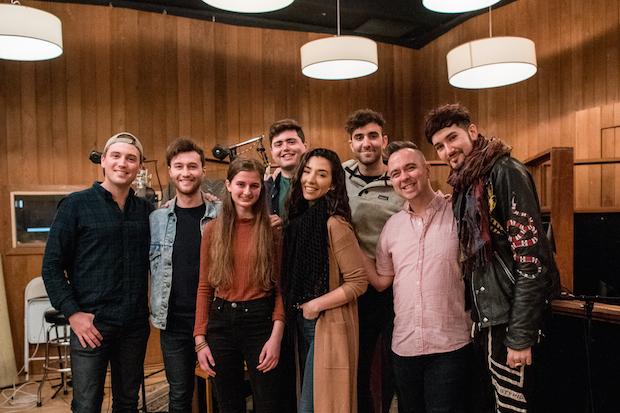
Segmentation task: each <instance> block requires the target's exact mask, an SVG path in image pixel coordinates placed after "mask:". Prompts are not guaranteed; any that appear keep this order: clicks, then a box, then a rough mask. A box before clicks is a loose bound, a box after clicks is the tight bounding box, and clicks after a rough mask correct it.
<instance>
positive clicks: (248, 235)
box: [194, 219, 284, 337]
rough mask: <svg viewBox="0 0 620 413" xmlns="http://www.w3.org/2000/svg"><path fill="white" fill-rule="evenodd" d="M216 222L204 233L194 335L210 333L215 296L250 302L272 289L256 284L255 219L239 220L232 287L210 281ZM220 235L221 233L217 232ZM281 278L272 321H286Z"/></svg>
mask: <svg viewBox="0 0 620 413" xmlns="http://www.w3.org/2000/svg"><path fill="white" fill-rule="evenodd" d="M214 223H215V221H210V222H208V223H207V224H206V225H205V227H204V230H203V233H202V242H201V244H200V279H199V281H198V292H197V294H196V321H195V324H194V337H195V336H200V335H206V332H207V323H208V322H209V310H210V308H211V303H212V302H213V296H214V295H215V296H216V297H218V298H221V299H223V300H226V301H237V302H238V301H249V300H256V299H258V298H263V297H267V296H269V295H270V294H271V293H272V291H264V290H263V289H262V288H260V287H257V286H255V285H253V284H252V282H251V279H252V277H251V276H252V270H253V269H254V263H255V254H254V253H253V252H254V251H255V248H254V245H255V242H254V234H253V231H252V229H253V226H254V220H253V219H251V220H237V221H236V222H235V227H234V231H235V233H234V235H233V251H234V263H233V271H234V273H233V277H232V287H231V288H230V289H228V290H222V289H216V288H215V287H213V286H212V285H210V284H209V281H208V278H209V270H208V269H209V260H210V258H211V256H210V251H209V244H210V239H211V235H212V233H213V227H214ZM216 236H217V235H216ZM279 239H280V234H276V236H275V237H274V246H273V247H274V248H275V249H276V250H275V251H276V254H275V262H274V266H275V267H276V274H277V275H278V278H279V275H280V257H281V251H280V248H281V243H280V242H279ZM278 284H279V281H278V282H276V286H275V287H274V291H273V292H274V293H275V306H274V309H273V315H272V320H273V321H275V320H280V321H284V304H283V303H282V293H281V291H280V288H279V285H278Z"/></svg>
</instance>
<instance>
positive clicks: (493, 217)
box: [453, 155, 559, 350]
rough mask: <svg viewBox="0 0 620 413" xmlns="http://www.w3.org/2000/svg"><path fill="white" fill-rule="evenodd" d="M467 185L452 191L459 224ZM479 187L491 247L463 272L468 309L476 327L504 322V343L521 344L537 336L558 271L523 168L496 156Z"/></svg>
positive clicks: (531, 342)
mask: <svg viewBox="0 0 620 413" xmlns="http://www.w3.org/2000/svg"><path fill="white" fill-rule="evenodd" d="M473 188H474V187H473V185H472V186H470V187H469V188H467V189H465V190H464V191H462V192H459V193H456V194H455V195H454V198H453V206H454V215H455V217H456V218H457V223H458V225H459V229H460V228H461V222H462V220H463V218H464V217H463V215H464V213H463V211H464V208H465V205H466V199H467V198H468V197H471V196H473V194H472V192H473ZM484 190H485V194H484V196H485V197H486V200H487V204H488V206H489V221H490V223H489V224H490V232H491V243H492V250H493V252H492V256H491V258H490V259H489V260H488V262H487V263H486V264H485V265H484V266H481V267H479V268H478V269H476V270H474V271H473V272H472V273H470V274H464V275H465V278H466V282H467V283H468V284H469V294H470V299H471V302H472V312H471V314H472V318H473V319H474V321H475V322H476V326H477V327H478V328H484V327H489V326H494V325H500V324H507V331H506V342H505V345H506V346H508V347H510V348H512V349H515V350H521V349H525V348H527V347H530V346H532V345H534V344H535V343H536V342H537V340H538V336H539V333H540V330H541V329H542V323H543V313H544V311H545V309H546V307H547V305H548V302H549V300H550V298H552V296H553V295H555V294H556V293H557V290H558V287H559V274H558V270H557V267H556V265H555V261H554V258H553V252H552V250H551V247H550V244H549V241H548V239H547V237H546V234H545V232H544V231H543V228H542V222H541V217H540V206H539V203H538V195H537V193H536V187H535V186H534V182H533V180H532V177H531V175H530V174H529V172H528V170H527V168H526V167H525V166H524V165H523V164H522V163H520V162H519V161H517V160H516V159H514V158H512V157H511V156H508V155H506V156H503V157H500V158H499V159H498V160H497V161H496V162H495V165H493V167H492V169H491V171H490V173H489V175H488V177H487V178H486V182H485V186H484ZM459 232H460V231H459ZM461 239H463V238H462V237H461Z"/></svg>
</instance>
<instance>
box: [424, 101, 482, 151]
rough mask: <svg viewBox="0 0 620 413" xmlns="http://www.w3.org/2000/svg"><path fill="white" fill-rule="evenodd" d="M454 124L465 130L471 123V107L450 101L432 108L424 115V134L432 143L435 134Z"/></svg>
mask: <svg viewBox="0 0 620 413" xmlns="http://www.w3.org/2000/svg"><path fill="white" fill-rule="evenodd" d="M452 125H457V126H458V127H459V128H461V129H464V130H467V128H468V127H469V125H471V115H470V114H469V109H467V108H466V107H465V106H463V105H461V104H460V103H449V104H447V105H442V106H438V107H436V108H434V109H431V110H430V111H429V112H428V113H427V114H426V116H425V117H424V136H426V140H427V141H428V143H430V144H432V143H433V135H434V134H436V133H437V132H439V131H440V130H442V129H443V128H449V127H450V126H452Z"/></svg>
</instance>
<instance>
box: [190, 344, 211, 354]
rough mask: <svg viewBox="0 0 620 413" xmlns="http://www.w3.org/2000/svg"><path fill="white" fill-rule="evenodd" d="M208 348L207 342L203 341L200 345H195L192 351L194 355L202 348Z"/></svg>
mask: <svg viewBox="0 0 620 413" xmlns="http://www.w3.org/2000/svg"><path fill="white" fill-rule="evenodd" d="M208 346H209V345H208V344H207V342H206V341H203V342H201V343H198V344H196V347H194V351H195V352H196V353H198V352H199V351H200V350H202V349H203V348H205V347H208Z"/></svg>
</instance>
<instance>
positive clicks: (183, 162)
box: [168, 151, 204, 195]
mask: <svg viewBox="0 0 620 413" xmlns="http://www.w3.org/2000/svg"><path fill="white" fill-rule="evenodd" d="M168 174H169V175H170V182H172V183H173V184H174V187H175V189H176V191H177V192H178V193H181V194H184V195H193V194H195V193H196V192H198V191H199V190H200V184H201V183H202V178H203V176H204V169H203V168H202V163H201V161H200V155H199V154H198V152H194V151H192V152H181V153H179V154H178V155H176V156H175V157H174V158H172V159H171V160H170V166H169V167H168Z"/></svg>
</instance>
